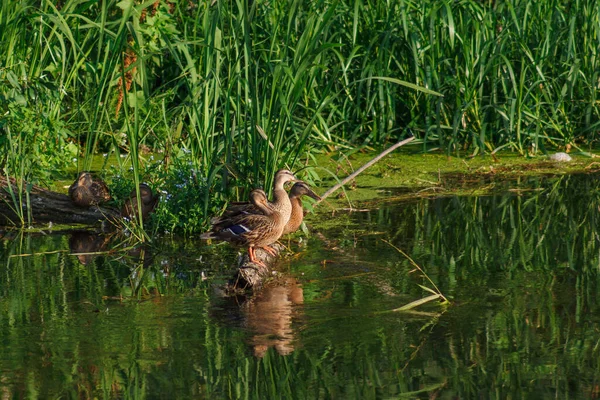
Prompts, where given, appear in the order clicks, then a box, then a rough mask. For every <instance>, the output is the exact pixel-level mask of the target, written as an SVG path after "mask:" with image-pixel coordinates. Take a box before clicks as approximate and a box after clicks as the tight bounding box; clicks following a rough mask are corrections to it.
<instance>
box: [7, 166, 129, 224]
mask: <svg viewBox="0 0 600 400" xmlns="http://www.w3.org/2000/svg"><path fill="white" fill-rule="evenodd" d="M9 184H10V187H9ZM23 187H24V188H25V187H27V184H24V185H23ZM10 189H12V191H13V193H15V194H16V193H18V191H19V188H18V185H17V184H16V181H15V180H14V179H10V183H9V181H8V180H7V179H6V177H0V225H2V226H8V225H14V226H20V225H21V218H20V217H19V215H18V214H17V213H16V212H15V209H14V207H15V206H17V207H20V208H21V209H22V212H23V215H24V216H25V221H27V204H21V205H18V204H17V205H15V204H14V202H13V199H12V197H11V195H10V192H9V190H10ZM22 199H23V201H24V202H25V199H26V193H23V196H22ZM29 205H30V210H31V219H32V223H35V224H38V225H39V224H48V223H50V222H51V223H53V224H69V225H72V224H83V225H97V224H100V223H102V222H104V221H107V220H113V219H119V218H120V216H119V211H118V210H115V209H112V208H108V207H101V206H99V207H89V208H82V207H77V206H75V205H74V204H73V202H72V201H71V199H70V198H69V196H67V195H66V194H62V193H56V192H52V191H50V190H46V189H44V188H42V187H40V186H36V185H32V186H31V188H30V191H29Z"/></svg>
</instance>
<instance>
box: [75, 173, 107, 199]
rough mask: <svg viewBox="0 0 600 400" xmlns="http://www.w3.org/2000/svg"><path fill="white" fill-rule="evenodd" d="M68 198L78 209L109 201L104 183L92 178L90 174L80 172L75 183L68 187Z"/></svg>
mask: <svg viewBox="0 0 600 400" xmlns="http://www.w3.org/2000/svg"><path fill="white" fill-rule="evenodd" d="M69 197H70V198H71V200H72V201H73V203H74V204H75V205H76V206H79V207H90V206H92V205H98V204H99V203H103V202H106V201H109V200H110V199H111V197H110V191H109V190H108V186H106V183H104V182H103V181H102V180H101V179H98V178H93V177H92V174H91V173H89V172H86V171H82V172H80V173H79V175H78V176H77V179H76V180H75V182H73V184H72V185H71V186H69Z"/></svg>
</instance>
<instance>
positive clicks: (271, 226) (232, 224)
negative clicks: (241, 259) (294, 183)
mask: <svg viewBox="0 0 600 400" xmlns="http://www.w3.org/2000/svg"><path fill="white" fill-rule="evenodd" d="M286 197H287V196H286ZM250 201H251V203H252V205H253V206H254V207H256V208H257V209H258V210H259V211H260V213H257V214H250V213H244V212H240V213H238V214H236V215H234V216H231V217H220V219H219V220H218V221H214V222H215V223H213V226H212V228H211V230H210V231H208V232H206V233H203V234H202V235H201V236H200V238H201V239H219V240H224V241H227V242H230V243H233V244H234V245H237V246H244V247H247V248H248V258H249V259H250V261H251V262H253V263H256V264H259V265H262V266H265V264H264V263H263V262H261V261H260V260H257V259H256V255H255V253H254V249H255V248H256V247H262V248H265V247H266V246H268V245H270V244H272V243H275V242H276V241H277V239H279V237H280V236H281V232H283V227H284V225H285V223H286V220H285V219H284V218H283V215H282V214H281V212H279V211H278V210H276V209H275V207H273V205H272V204H271V203H269V201H268V199H267V195H266V193H265V192H264V191H263V190H261V189H255V190H253V191H252V192H250Z"/></svg>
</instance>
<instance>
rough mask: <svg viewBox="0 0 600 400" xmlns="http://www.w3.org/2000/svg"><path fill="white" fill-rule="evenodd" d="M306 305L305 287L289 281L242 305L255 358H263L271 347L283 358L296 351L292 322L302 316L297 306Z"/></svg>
mask: <svg viewBox="0 0 600 400" xmlns="http://www.w3.org/2000/svg"><path fill="white" fill-rule="evenodd" d="M303 302H304V293H303V291H302V287H301V286H300V285H299V284H298V283H297V282H296V281H295V280H294V279H288V280H286V281H285V282H284V283H283V284H280V283H278V284H277V285H276V286H268V287H265V288H263V289H262V290H261V291H260V292H258V293H256V294H255V295H254V296H253V297H252V298H251V299H250V300H248V301H247V302H246V303H244V304H243V305H242V312H243V314H244V321H245V325H246V327H247V328H248V329H249V330H250V331H251V332H252V334H253V336H252V338H251V339H250V343H251V344H252V346H253V348H254V355H255V356H256V357H263V356H264V355H265V354H266V352H267V350H268V349H269V348H270V347H274V348H275V350H277V353H279V354H280V355H283V356H285V355H288V354H290V353H292V352H293V351H294V345H295V335H294V330H293V328H292V322H293V320H295V319H297V318H298V316H299V312H300V310H299V308H298V307H295V306H297V305H299V304H302V303H303Z"/></svg>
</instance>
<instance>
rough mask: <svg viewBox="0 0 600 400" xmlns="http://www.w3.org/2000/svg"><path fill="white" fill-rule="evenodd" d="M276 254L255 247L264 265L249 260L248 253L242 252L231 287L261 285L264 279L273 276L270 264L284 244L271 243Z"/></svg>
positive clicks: (235, 289) (257, 256)
mask: <svg viewBox="0 0 600 400" xmlns="http://www.w3.org/2000/svg"><path fill="white" fill-rule="evenodd" d="M271 247H272V248H273V250H275V253H276V255H275V256H273V255H271V254H269V253H267V252H266V251H264V250H263V249H256V251H255V255H256V258H257V259H258V260H260V261H261V262H262V263H263V264H265V266H262V265H260V264H256V263H253V262H251V261H250V259H249V258H248V254H244V255H243V256H242V257H241V258H240V261H239V262H238V269H237V272H236V275H235V277H234V279H233V281H232V284H231V289H233V290H234V291H237V290H244V289H252V288H256V287H259V286H261V285H262V284H263V283H264V281H265V280H266V279H268V278H269V277H271V276H273V268H272V265H273V264H274V263H275V261H277V259H278V258H279V255H280V254H281V253H282V252H283V250H285V246H284V245H282V244H279V243H275V244H272V245H271Z"/></svg>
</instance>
